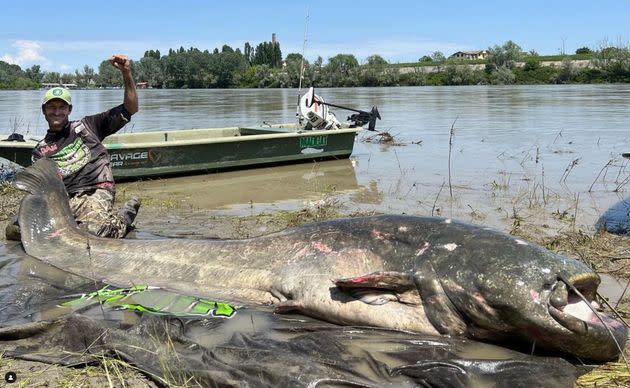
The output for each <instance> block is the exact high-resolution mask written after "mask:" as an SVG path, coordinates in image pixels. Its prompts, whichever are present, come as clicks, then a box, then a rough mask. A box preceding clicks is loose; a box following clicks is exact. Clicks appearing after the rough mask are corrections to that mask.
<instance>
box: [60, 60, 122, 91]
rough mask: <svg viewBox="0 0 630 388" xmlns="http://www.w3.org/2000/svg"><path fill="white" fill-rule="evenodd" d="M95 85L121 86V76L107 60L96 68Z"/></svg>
mask: <svg viewBox="0 0 630 388" xmlns="http://www.w3.org/2000/svg"><path fill="white" fill-rule="evenodd" d="M62 77H63V76H62ZM96 83H97V85H100V86H122V84H123V80H122V75H121V74H120V71H119V70H118V69H116V68H114V66H112V64H111V63H109V60H104V61H102V62H101V64H100V65H99V66H98V77H96Z"/></svg>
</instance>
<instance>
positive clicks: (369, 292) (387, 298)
mask: <svg viewBox="0 0 630 388" xmlns="http://www.w3.org/2000/svg"><path fill="white" fill-rule="evenodd" d="M344 291H345V292H346V293H348V294H350V295H352V297H353V298H355V299H358V300H360V301H361V302H363V303H366V304H371V305H375V306H378V305H382V304H385V303H389V302H397V301H398V297H397V296H396V294H394V293H393V292H391V291H383V290H381V289H378V288H349V289H346V290H344Z"/></svg>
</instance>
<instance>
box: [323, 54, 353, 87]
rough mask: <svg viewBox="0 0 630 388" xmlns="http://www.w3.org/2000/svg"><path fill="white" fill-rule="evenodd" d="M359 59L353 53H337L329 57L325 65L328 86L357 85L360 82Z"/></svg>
mask: <svg viewBox="0 0 630 388" xmlns="http://www.w3.org/2000/svg"><path fill="white" fill-rule="evenodd" d="M358 67H359V61H357V59H356V58H355V57H354V55H352V54H337V55H335V56H334V57H332V58H328V64H327V65H326V66H325V67H324V73H325V75H326V76H325V78H326V80H325V82H327V84H326V86H333V87H334V86H355V85H357V84H358V83H359V80H358V77H357V75H356V70H357V69H358Z"/></svg>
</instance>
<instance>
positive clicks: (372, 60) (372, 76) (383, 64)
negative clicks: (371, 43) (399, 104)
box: [359, 55, 394, 86]
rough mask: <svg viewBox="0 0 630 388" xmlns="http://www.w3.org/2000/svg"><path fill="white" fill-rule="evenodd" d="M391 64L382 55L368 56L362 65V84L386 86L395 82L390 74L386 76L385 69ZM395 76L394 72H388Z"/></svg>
mask: <svg viewBox="0 0 630 388" xmlns="http://www.w3.org/2000/svg"><path fill="white" fill-rule="evenodd" d="M388 65H389V64H388V63H387V61H386V60H385V59H383V57H381V56H380V55H371V56H369V57H367V63H366V64H365V65H363V66H362V69H361V75H360V77H359V81H360V83H361V85H362V86H379V85H380V86H384V85H388V84H390V82H393V80H391V79H389V77H388V76H385V74H384V73H385V70H386V68H387V66H388ZM388 75H391V76H393V75H394V74H393V73H391V74H388Z"/></svg>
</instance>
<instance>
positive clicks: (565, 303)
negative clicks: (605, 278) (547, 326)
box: [548, 273, 627, 342]
mask: <svg viewBox="0 0 630 388" xmlns="http://www.w3.org/2000/svg"><path fill="white" fill-rule="evenodd" d="M598 286H599V277H598V276H597V275H596V274H594V273H593V274H580V275H577V276H572V277H571V278H568V276H566V275H563V274H560V275H559V276H558V281H557V283H556V284H555V287H554V288H553V290H552V293H551V295H550V297H549V306H548V309H549V314H550V315H551V317H552V318H553V319H554V320H555V321H556V322H558V323H559V324H560V325H561V326H563V327H564V328H566V329H568V330H570V331H571V332H573V333H576V334H580V335H589V336H590V335H595V336H601V335H602V334H608V336H609V337H612V338H613V339H614V338H623V339H624V341H625V337H626V333H627V331H626V327H625V325H624V324H623V322H622V321H621V320H620V319H617V318H614V317H611V316H609V315H607V314H605V313H601V312H599V309H600V305H599V304H598V303H597V302H596V300H595V299H596V295H597V287H598ZM615 342H616V339H615Z"/></svg>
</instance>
